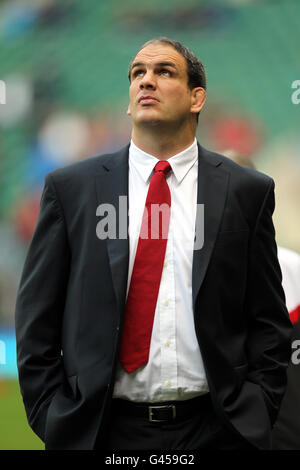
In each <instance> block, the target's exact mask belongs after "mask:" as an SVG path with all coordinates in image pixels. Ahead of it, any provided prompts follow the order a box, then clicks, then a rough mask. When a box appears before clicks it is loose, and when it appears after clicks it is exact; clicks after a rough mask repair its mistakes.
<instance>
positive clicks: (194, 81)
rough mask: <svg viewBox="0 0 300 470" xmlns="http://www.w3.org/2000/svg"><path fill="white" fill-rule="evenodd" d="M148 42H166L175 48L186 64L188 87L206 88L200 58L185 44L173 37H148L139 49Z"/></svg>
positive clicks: (148, 43) (203, 69)
mask: <svg viewBox="0 0 300 470" xmlns="http://www.w3.org/2000/svg"><path fill="white" fill-rule="evenodd" d="M150 44H167V45H169V46H171V47H173V48H174V49H176V51H177V52H179V54H181V55H182V56H183V57H184V58H185V61H186V65H187V75H188V86H189V88H190V89H193V88H196V87H202V88H204V90H206V73H205V68H204V65H203V63H202V62H201V60H200V59H199V58H198V57H197V56H196V55H195V54H194V53H193V52H192V51H191V50H190V49H189V48H188V47H186V46H184V45H183V44H182V43H181V42H179V41H175V40H174V39H169V38H167V37H159V38H154V39H150V41H147V42H146V43H145V44H143V45H142V47H141V48H140V49H139V50H142V49H144V47H147V46H149V45H150ZM131 64H132V62H131V63H130V66H129V72H128V78H129V81H130V71H131Z"/></svg>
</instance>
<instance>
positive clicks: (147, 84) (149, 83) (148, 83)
mask: <svg viewBox="0 0 300 470" xmlns="http://www.w3.org/2000/svg"><path fill="white" fill-rule="evenodd" d="M155 87H156V82H155V76H154V73H153V72H151V71H147V72H146V73H145V74H144V76H143V78H142V80H141V81H140V88H141V89H144V88H146V89H154V88H155Z"/></svg>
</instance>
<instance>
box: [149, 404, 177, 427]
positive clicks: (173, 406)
mask: <svg viewBox="0 0 300 470" xmlns="http://www.w3.org/2000/svg"><path fill="white" fill-rule="evenodd" d="M170 408H171V409H172V418H173V419H175V418H176V406H175V405H156V406H155V405H153V406H149V410H148V411H149V421H150V422H151V423H164V422H165V421H167V420H166V419H154V418H153V410H157V409H170Z"/></svg>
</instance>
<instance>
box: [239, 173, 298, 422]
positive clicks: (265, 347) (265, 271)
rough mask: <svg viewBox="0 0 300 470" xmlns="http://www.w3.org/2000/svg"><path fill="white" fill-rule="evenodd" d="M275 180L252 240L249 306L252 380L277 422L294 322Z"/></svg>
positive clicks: (270, 184)
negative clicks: (279, 243) (278, 234)
mask: <svg viewBox="0 0 300 470" xmlns="http://www.w3.org/2000/svg"><path fill="white" fill-rule="evenodd" d="M274 207H275V200H274V181H273V180H271V181H270V183H269V186H268V189H267V191H266V195H265V198H264V201H263V203H262V206H261V209H260V212H259V215H258V217H257V220H256V226H255V229H254V234H253V237H252V240H251V242H250V261H249V269H248V291H247V295H246V310H247V318H248V322H249V336H248V341H247V351H248V358H249V373H248V377H247V378H248V380H249V381H252V382H254V383H257V384H259V385H260V386H261V388H262V391H263V393H264V398H265V401H266V405H267V408H268V411H269V415H270V420H271V424H272V425H273V423H274V421H275V419H276V417H277V413H278V411H279V407H280V403H281V400H282V398H283V395H284V392H285V387H286V382H287V378H286V368H287V365H288V362H289V359H290V353H291V349H290V348H291V345H290V337H291V331H292V329H291V322H290V320H289V314H288V311H287V309H286V305H285V296H284V292H283V288H282V284H281V281H282V276H281V270H280V266H279V262H278V258H277V247H276V242H275V230H274V226H273V222H272V214H273V211H274Z"/></svg>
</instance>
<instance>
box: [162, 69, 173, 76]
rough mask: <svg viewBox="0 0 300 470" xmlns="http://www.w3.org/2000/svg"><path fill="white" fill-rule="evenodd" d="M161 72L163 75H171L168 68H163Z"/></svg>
mask: <svg viewBox="0 0 300 470" xmlns="http://www.w3.org/2000/svg"><path fill="white" fill-rule="evenodd" d="M160 73H161V74H162V75H171V72H170V70H167V69H162V70H161V71H160Z"/></svg>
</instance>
